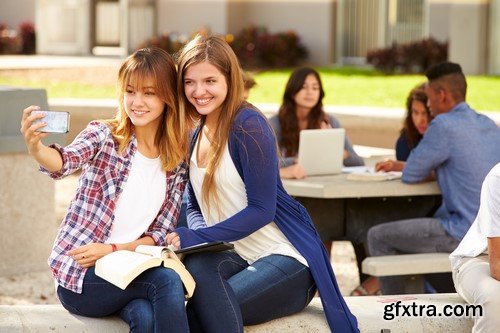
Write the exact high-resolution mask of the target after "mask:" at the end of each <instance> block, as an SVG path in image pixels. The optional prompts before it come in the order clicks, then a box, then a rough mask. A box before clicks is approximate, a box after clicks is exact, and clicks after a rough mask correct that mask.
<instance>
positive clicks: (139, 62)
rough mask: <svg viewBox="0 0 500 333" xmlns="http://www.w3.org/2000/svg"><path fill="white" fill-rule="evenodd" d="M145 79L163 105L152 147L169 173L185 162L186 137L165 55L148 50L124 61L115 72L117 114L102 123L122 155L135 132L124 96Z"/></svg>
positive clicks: (174, 73) (172, 68)
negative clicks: (110, 133) (132, 83)
mask: <svg viewBox="0 0 500 333" xmlns="http://www.w3.org/2000/svg"><path fill="white" fill-rule="evenodd" d="M146 78H151V79H152V80H153V81H154V82H155V83H154V84H155V87H154V88H155V93H156V95H157V96H158V97H159V98H160V99H161V100H162V101H163V102H164V103H165V107H164V109H163V114H162V116H161V117H162V119H161V122H160V127H159V128H158V131H157V133H156V137H155V144H156V145H157V146H158V148H159V150H160V158H161V162H162V166H163V169H164V170H167V171H172V170H174V169H175V168H176V167H177V166H178V165H179V164H180V163H181V162H182V161H184V160H185V159H186V156H187V150H188V138H187V129H186V126H185V116H184V114H183V113H182V111H181V110H179V107H178V103H177V99H176V93H177V85H176V84H177V71H176V68H175V62H174V60H173V59H172V57H171V56H170V55H169V54H168V53H167V52H165V51H164V50H162V49H160V48H157V47H148V48H144V49H140V50H137V51H136V52H134V53H133V54H132V55H130V56H129V57H127V59H125V61H124V62H123V64H122V65H121V67H120V70H119V72H118V83H117V89H118V92H119V94H118V95H119V101H118V112H117V113H116V116H115V118H113V119H108V120H105V122H106V123H107V124H109V125H110V127H111V129H112V134H113V137H114V139H115V140H116V141H117V142H118V145H119V148H118V149H119V152H120V153H123V151H124V150H125V148H126V147H127V146H128V144H129V143H130V140H131V136H132V133H133V131H134V125H133V124H132V122H131V120H130V118H129V117H128V115H127V113H126V111H125V105H124V95H125V92H126V89H127V86H128V85H129V84H130V82H131V81H134V82H138V83H139V85H140V84H141V83H142V82H144V81H145V79H146ZM135 88H137V89H141V88H142V87H135Z"/></svg>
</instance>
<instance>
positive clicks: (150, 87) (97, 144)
mask: <svg viewBox="0 0 500 333" xmlns="http://www.w3.org/2000/svg"><path fill="white" fill-rule="evenodd" d="M176 80H177V74H176V69H175V64H174V61H173V60H172V58H171V56H170V55H169V54H168V53H166V52H164V51H162V50H160V49H158V48H146V49H141V50H138V51H136V52H135V53H134V54H132V55H131V56H129V57H128V58H127V59H126V60H125V61H124V63H123V64H122V66H121V68H120V70H119V74H118V87H119V95H120V98H119V110H118V112H117V115H116V117H115V118H114V119H109V120H104V121H93V122H91V123H90V124H89V125H88V126H87V128H85V129H84V130H83V131H82V132H81V133H80V134H79V135H78V136H77V137H76V139H75V140H74V141H73V142H72V143H71V144H70V145H68V146H66V147H61V146H59V145H57V144H53V145H50V146H45V145H44V144H43V143H42V142H41V141H40V139H41V138H44V137H45V136H46V135H47V134H44V133H41V132H38V131H37V130H39V129H40V128H42V127H43V126H44V125H45V123H43V122H42V123H40V124H33V122H34V121H35V120H36V119H39V118H43V114H42V115H31V112H32V111H33V110H39V107H37V106H30V107H28V108H26V109H25V110H24V111H23V116H22V127H21V132H22V133H23V135H24V138H25V141H26V145H27V147H28V151H29V153H30V154H31V155H32V156H33V157H34V158H35V159H36V161H37V162H38V163H39V164H40V166H41V170H42V172H44V173H46V174H48V175H49V176H50V177H52V178H54V179H59V178H62V177H65V176H67V175H69V174H71V173H73V172H75V171H77V170H80V169H81V170H82V174H81V176H80V181H79V185H78V189H77V191H76V195H75V197H74V199H73V200H72V202H71V204H70V206H69V208H68V212H67V214H66V216H65V218H64V220H63V221H62V224H61V227H60V229H59V232H58V234H57V237H56V240H55V242H54V247H53V249H52V253H51V255H50V258H49V265H50V266H51V268H52V273H53V276H54V278H55V280H56V282H57V295H58V297H59V299H60V301H61V303H62V305H63V306H64V307H65V308H66V309H67V310H68V311H70V312H72V313H75V314H78V315H83V316H89V317H101V316H107V315H111V314H115V313H118V314H120V316H121V317H122V318H123V319H124V320H125V321H126V322H127V323H128V324H129V326H130V329H131V331H132V332H167V331H168V332H186V331H188V323H187V316H186V311H185V306H184V300H185V299H184V290H183V286H182V283H181V281H180V278H179V276H178V275H177V273H175V272H174V271H173V270H170V269H165V268H158V267H157V268H152V269H150V270H147V271H145V272H144V273H142V274H141V275H139V276H138V277H137V278H136V279H135V280H134V281H133V282H132V283H131V284H130V285H129V286H128V287H127V288H126V289H125V290H121V289H119V288H118V287H116V286H114V285H112V284H111V283H109V282H107V281H105V280H103V279H101V278H99V277H97V276H96V275H95V272H94V265H95V262H96V260H97V259H99V258H101V257H103V256H104V255H106V254H108V253H110V252H112V251H116V250H132V251H133V250H134V249H135V248H136V247H137V246H138V245H140V244H145V245H165V240H166V235H167V234H168V233H169V232H170V231H172V230H173V229H174V227H175V223H176V221H177V218H178V215H179V208H180V204H181V200H182V193H183V190H184V186H185V183H186V178H187V171H186V164H185V162H184V160H185V156H186V151H187V137H186V135H185V133H186V132H185V129H184V125H183V121H182V120H183V119H184V117H183V116H180V115H179V110H178V107H177V101H176Z"/></svg>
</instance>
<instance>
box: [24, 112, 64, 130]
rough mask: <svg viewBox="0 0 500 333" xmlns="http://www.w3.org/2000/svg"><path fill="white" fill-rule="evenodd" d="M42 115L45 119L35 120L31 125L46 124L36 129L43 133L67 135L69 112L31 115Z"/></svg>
mask: <svg viewBox="0 0 500 333" xmlns="http://www.w3.org/2000/svg"><path fill="white" fill-rule="evenodd" d="M40 113H41V114H44V115H45V117H43V118H39V119H36V120H35V121H34V122H33V124H37V123H40V122H46V123H47V125H46V126H44V127H42V128H40V129H38V130H37V131H38V132H44V133H68V132H69V112H66V111H32V112H31V114H32V115H34V114H40Z"/></svg>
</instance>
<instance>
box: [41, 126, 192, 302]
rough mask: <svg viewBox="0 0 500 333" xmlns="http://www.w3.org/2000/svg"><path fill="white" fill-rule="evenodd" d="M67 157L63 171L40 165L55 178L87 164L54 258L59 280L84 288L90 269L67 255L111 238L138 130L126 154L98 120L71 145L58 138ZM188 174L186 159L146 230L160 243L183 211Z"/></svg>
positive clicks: (168, 178) (78, 290) (170, 179)
mask: <svg viewBox="0 0 500 333" xmlns="http://www.w3.org/2000/svg"><path fill="white" fill-rule="evenodd" d="M51 147H53V148H55V149H57V150H58V151H59V153H60V154H61V156H62V159H63V167H62V169H61V170H60V171H57V172H49V171H47V170H45V169H43V168H40V170H41V171H42V172H43V173H45V174H47V175H49V176H50V177H52V178H54V179H60V178H63V177H65V176H67V175H69V174H71V173H73V172H75V171H77V170H79V169H82V174H81V176H80V180H79V184H78V189H77V191H76V195H75V197H74V198H73V200H72V201H71V204H70V206H69V208H68V212H67V214H66V216H65V217H64V219H63V221H62V223H61V227H60V229H59V232H58V234H57V237H56V240H55V242H54V247H53V248H52V253H51V254H50V257H49V259H48V263H49V265H50V267H51V268H52V274H53V276H54V278H55V279H56V280H57V282H58V284H59V285H60V286H62V287H64V288H66V289H69V290H71V291H73V292H76V293H81V292H82V285H83V278H84V277H85V272H86V269H85V268H83V267H81V266H80V265H78V264H77V263H76V261H74V260H73V258H72V257H71V256H69V255H67V252H68V251H69V250H72V249H74V248H77V247H80V246H83V245H85V244H89V243H105V242H106V240H107V239H108V238H109V235H110V233H111V228H112V226H113V220H114V211H115V208H116V203H117V201H118V198H119V196H120V194H121V192H122V189H123V185H124V182H126V181H127V177H128V175H129V171H130V167H131V160H132V156H133V155H134V154H135V152H136V150H137V144H136V139H135V136H133V137H132V140H131V141H130V144H129V145H128V147H127V148H126V149H125V151H124V153H123V154H122V155H120V154H118V145H117V143H116V142H115V141H114V139H113V136H112V135H111V129H110V128H109V127H108V126H107V125H106V124H103V123H101V122H97V121H93V122H91V123H90V124H89V125H88V126H87V128H85V129H84V130H83V131H82V132H81V133H80V134H79V135H78V136H77V137H76V139H75V140H74V141H73V142H72V143H71V144H70V145H68V146H66V147H61V146H60V145H57V144H53V145H51ZM186 180H187V166H186V164H184V163H182V164H181V165H179V166H178V167H177V168H176V169H175V170H174V171H171V172H166V182H167V186H166V193H165V200H164V202H163V204H162V206H161V209H160V211H159V212H158V215H157V216H156V218H155V219H154V221H152V223H151V225H150V226H149V228H148V230H147V231H146V232H145V233H144V236H151V237H152V238H153V239H154V241H155V243H156V244H157V245H165V237H166V235H167V233H169V232H170V231H172V230H173V229H174V228H175V225H176V224H177V218H178V217H179V211H180V205H181V202H182V194H183V191H184V187H185V185H186Z"/></svg>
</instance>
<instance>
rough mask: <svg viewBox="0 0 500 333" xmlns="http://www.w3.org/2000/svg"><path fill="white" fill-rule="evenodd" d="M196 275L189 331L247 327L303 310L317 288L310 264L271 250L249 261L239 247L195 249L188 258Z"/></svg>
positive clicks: (188, 309) (189, 266)
mask: <svg viewBox="0 0 500 333" xmlns="http://www.w3.org/2000/svg"><path fill="white" fill-rule="evenodd" d="M184 264H185V265H186V267H187V269H188V270H189V271H190V272H191V274H192V275H193V277H194V279H195V280H196V291H195V293H194V295H193V297H192V298H191V299H190V300H189V302H188V305H187V312H188V319H189V328H190V330H191V332H243V326H244V325H255V324H260V323H263V322H266V321H269V320H272V319H275V318H279V317H283V316H287V315H291V314H293V313H296V312H299V311H301V310H303V309H304V308H305V307H306V306H307V304H309V302H310V301H311V299H312V297H314V294H315V292H316V285H315V283H314V280H313V278H312V276H311V274H310V272H309V268H307V267H306V266H304V265H303V264H301V263H300V262H298V261H297V260H296V259H294V258H291V257H287V256H282V255H270V256H267V257H264V258H261V259H259V260H257V261H256V262H254V263H253V265H251V266H249V265H248V263H247V262H246V261H245V260H243V259H242V258H241V257H240V256H239V255H238V254H236V252H232V251H227V252H217V253H210V252H206V253H197V254H192V255H190V256H188V257H186V259H185V260H184Z"/></svg>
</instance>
